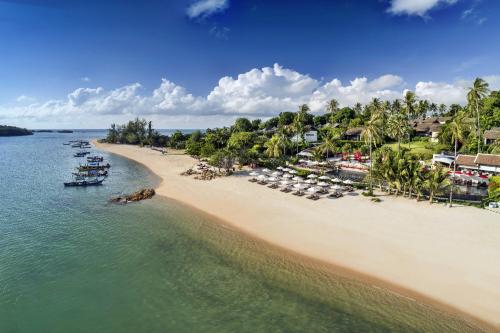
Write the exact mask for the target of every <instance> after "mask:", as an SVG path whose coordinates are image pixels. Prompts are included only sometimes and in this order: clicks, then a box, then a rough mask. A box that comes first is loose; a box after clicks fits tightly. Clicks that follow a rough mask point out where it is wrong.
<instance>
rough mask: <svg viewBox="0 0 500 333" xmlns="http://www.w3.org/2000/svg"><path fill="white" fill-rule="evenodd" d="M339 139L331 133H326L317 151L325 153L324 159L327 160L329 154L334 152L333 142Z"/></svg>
mask: <svg viewBox="0 0 500 333" xmlns="http://www.w3.org/2000/svg"><path fill="white" fill-rule="evenodd" d="M338 138H339V137H338V135H335V134H334V133H333V132H332V131H327V132H326V133H325V135H324V136H323V142H322V143H321V145H319V146H318V147H319V149H320V150H321V152H322V153H323V154H325V153H326V158H327V159H328V157H329V154H330V152H334V151H335V147H336V146H335V140H337V139H338Z"/></svg>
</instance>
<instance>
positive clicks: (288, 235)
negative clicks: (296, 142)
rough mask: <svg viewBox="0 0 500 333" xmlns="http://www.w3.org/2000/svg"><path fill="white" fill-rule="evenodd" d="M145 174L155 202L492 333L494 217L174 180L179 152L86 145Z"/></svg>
mask: <svg viewBox="0 0 500 333" xmlns="http://www.w3.org/2000/svg"><path fill="white" fill-rule="evenodd" d="M96 145H97V147H98V148H100V149H103V150H106V151H109V152H112V153H115V154H119V155H122V156H124V157H127V158H130V159H132V160H135V161H137V162H140V163H142V164H143V165H145V166H146V167H148V168H149V169H150V170H151V171H152V172H154V173H155V174H156V175H158V176H159V177H160V178H161V179H162V182H161V184H160V185H159V187H158V188H157V193H158V194H159V195H162V196H165V197H169V198H173V199H176V200H179V201H181V202H184V203H186V204H189V205H192V206H193V207H196V208H198V209H200V210H202V211H204V212H206V213H208V214H211V215H213V216H215V217H217V218H219V219H221V220H223V221H225V222H226V223H228V224H230V225H232V226H234V227H236V228H238V229H240V230H242V231H244V232H246V233H248V234H250V235H253V236H255V237H258V238H261V239H263V240H265V241H267V242H270V243H272V244H275V245H277V246H280V247H282V248H284V249H287V250H291V251H293V252H296V253H299V254H302V255H305V256H308V257H311V258H314V259H318V260H321V261H323V262H326V263H331V264H334V265H338V266H340V267H344V268H346V269H349V270H352V271H355V272H359V273H362V274H366V275H367V276H371V277H373V278H375V279H379V280H382V281H386V282H388V283H390V284H393V285H395V286H399V287H401V288H404V289H407V290H409V291H413V292H415V293H417V294H421V295H423V296H425V297H428V298H430V299H433V300H436V301H438V302H440V303H443V304H446V305H449V306H451V307H453V308H455V309H458V310H460V311H463V312H465V313H467V314H470V315H471V316H474V317H476V318H478V319H480V320H483V321H485V322H488V323H489V324H491V325H492V326H494V327H495V328H497V329H498V330H500V215H499V214H496V213H494V212H490V211H486V210H481V209H478V208H473V207H454V208H447V207H444V206H443V205H438V204H434V205H429V203H428V202H426V201H425V202H419V203H417V202H416V201H415V200H408V199H405V198H393V197H383V198H382V200H383V201H382V202H380V203H373V202H371V201H370V200H369V198H365V197H363V196H361V195H360V194H359V193H358V194H354V195H346V196H344V197H343V198H340V199H333V200H332V199H325V198H323V199H321V200H318V201H312V200H307V199H305V198H304V197H296V196H293V195H291V194H290V193H288V194H287V193H282V192H280V191H278V190H272V189H269V188H267V187H265V186H259V185H257V184H254V183H250V182H248V181H247V179H248V177H247V176H245V174H244V173H241V174H236V175H234V176H231V177H225V178H218V179H215V180H212V181H201V180H195V179H194V178H193V177H187V176H181V175H180V173H181V172H183V171H185V170H187V169H188V168H189V167H192V166H193V165H194V164H196V162H197V161H196V160H194V159H192V158H191V157H189V156H186V155H181V154H168V155H162V154H161V153H160V152H158V151H153V150H150V149H147V148H140V147H137V146H128V145H109V144H96Z"/></svg>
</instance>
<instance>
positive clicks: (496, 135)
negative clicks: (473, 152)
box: [484, 127, 500, 140]
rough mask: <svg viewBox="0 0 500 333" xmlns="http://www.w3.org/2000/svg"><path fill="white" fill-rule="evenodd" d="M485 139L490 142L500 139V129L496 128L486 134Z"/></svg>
mask: <svg viewBox="0 0 500 333" xmlns="http://www.w3.org/2000/svg"><path fill="white" fill-rule="evenodd" d="M484 138H485V139H488V140H497V139H500V127H494V128H492V129H490V130H487V131H485V132H484Z"/></svg>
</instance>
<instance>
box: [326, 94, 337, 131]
mask: <svg viewBox="0 0 500 333" xmlns="http://www.w3.org/2000/svg"><path fill="white" fill-rule="evenodd" d="M338 110H339V102H337V100H336V99H334V98H333V99H331V100H330V102H328V105H327V107H326V111H327V112H328V113H329V114H330V123H331V124H332V125H333V116H334V115H335V113H337V111H338Z"/></svg>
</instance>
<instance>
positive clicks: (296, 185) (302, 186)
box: [293, 184, 307, 190]
mask: <svg viewBox="0 0 500 333" xmlns="http://www.w3.org/2000/svg"><path fill="white" fill-rule="evenodd" d="M293 187H295V188H296V189H298V190H303V189H305V188H307V185H304V184H295V185H293Z"/></svg>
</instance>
